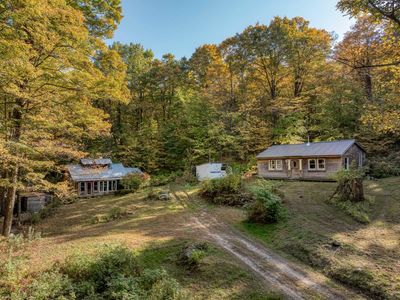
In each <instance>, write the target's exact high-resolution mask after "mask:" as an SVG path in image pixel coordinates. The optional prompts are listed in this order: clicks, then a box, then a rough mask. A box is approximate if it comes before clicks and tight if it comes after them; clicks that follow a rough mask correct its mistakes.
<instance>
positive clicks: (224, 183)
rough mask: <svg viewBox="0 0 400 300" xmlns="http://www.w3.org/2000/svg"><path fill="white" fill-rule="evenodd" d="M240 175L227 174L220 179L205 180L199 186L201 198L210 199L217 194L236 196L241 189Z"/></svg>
mask: <svg viewBox="0 0 400 300" xmlns="http://www.w3.org/2000/svg"><path fill="white" fill-rule="evenodd" d="M242 185H243V183H242V178H241V176H240V174H228V175H227V176H225V177H222V178H215V179H211V180H206V181H204V182H203V183H202V184H201V189H200V192H201V194H202V195H203V196H205V197H208V198H212V197H215V196H218V195H219V194H224V193H226V194H238V193H239V192H240V191H241V188H242Z"/></svg>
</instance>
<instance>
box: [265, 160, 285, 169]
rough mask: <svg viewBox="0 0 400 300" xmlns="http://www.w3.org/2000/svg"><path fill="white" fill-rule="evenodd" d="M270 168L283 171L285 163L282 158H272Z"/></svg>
mask: <svg viewBox="0 0 400 300" xmlns="http://www.w3.org/2000/svg"><path fill="white" fill-rule="evenodd" d="M268 169H269V170H271V171H282V170H283V163H282V160H281V159H275V160H270V161H269V165H268Z"/></svg>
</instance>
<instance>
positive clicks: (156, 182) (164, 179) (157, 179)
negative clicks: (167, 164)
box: [150, 171, 183, 187]
mask: <svg viewBox="0 0 400 300" xmlns="http://www.w3.org/2000/svg"><path fill="white" fill-rule="evenodd" d="M182 175H183V173H182V172H181V171H177V172H171V173H160V174H156V175H153V176H152V177H151V179H150V186H153V187H157V186H162V185H166V184H168V183H171V182H174V181H175V180H176V179H177V178H178V177H181V176H182Z"/></svg>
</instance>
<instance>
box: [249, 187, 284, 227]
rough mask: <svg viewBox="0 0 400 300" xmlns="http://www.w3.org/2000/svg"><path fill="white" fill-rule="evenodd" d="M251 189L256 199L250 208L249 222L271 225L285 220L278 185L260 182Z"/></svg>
mask: <svg viewBox="0 0 400 300" xmlns="http://www.w3.org/2000/svg"><path fill="white" fill-rule="evenodd" d="M249 189H250V192H251V193H252V194H253V197H254V201H253V202H252V203H250V204H249V206H248V213H247V220H248V221H249V222H252V223H261V224H270V223H277V222H278V221H279V220H280V219H282V218H283V215H284V208H283V205H282V201H281V198H280V196H279V192H278V191H277V186H276V184H273V183H271V182H269V181H265V180H259V181H257V183H256V184H255V185H253V186H251V187H250V188H249Z"/></svg>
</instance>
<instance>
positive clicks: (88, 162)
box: [80, 158, 112, 166]
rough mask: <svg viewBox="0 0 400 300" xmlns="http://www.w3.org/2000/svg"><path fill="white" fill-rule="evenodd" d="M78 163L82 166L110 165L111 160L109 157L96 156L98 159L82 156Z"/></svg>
mask: <svg viewBox="0 0 400 300" xmlns="http://www.w3.org/2000/svg"><path fill="white" fill-rule="evenodd" d="M80 163H81V164H82V165H84V166H89V165H111V164H112V161H111V159H109V158H98V159H92V158H82V159H81V160H80Z"/></svg>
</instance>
